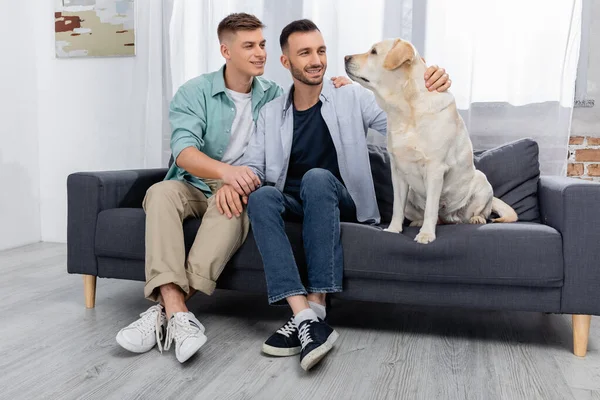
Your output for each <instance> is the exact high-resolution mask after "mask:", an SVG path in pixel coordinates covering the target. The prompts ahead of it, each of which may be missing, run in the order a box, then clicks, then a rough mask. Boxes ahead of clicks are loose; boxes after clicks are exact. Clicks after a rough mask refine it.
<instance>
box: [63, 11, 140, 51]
mask: <svg viewBox="0 0 600 400" xmlns="http://www.w3.org/2000/svg"><path fill="white" fill-rule="evenodd" d="M56 1H57V7H56V8H57V9H56V12H55V13H54V30H55V36H56V57H58V58H73V57H113V56H134V55H135V7H134V0H56Z"/></svg>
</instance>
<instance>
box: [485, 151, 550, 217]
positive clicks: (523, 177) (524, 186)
mask: <svg viewBox="0 0 600 400" xmlns="http://www.w3.org/2000/svg"><path fill="white" fill-rule="evenodd" d="M474 157H475V167H476V168H477V169H478V170H480V171H481V172H483V173H484V174H485V176H486V177H487V179H488V181H489V182H490V184H491V185H492V187H493V188H494V196H496V197H498V198H500V199H502V200H503V201H504V202H505V203H507V204H508V205H510V206H511V207H512V208H514V210H515V211H516V212H517V214H518V215H519V221H535V222H539V220H540V210H539V206H538V198H537V190H538V181H539V179H540V164H539V161H538V158H539V147H538V144H537V143H536V142H535V141H534V140H532V139H521V140H516V141H514V142H510V143H507V144H505V145H502V146H499V147H496V148H493V149H490V150H479V151H475V152H474Z"/></svg>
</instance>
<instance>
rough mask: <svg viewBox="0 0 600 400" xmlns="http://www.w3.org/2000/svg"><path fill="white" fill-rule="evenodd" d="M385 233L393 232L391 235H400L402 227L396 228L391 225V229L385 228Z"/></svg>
mask: <svg viewBox="0 0 600 400" xmlns="http://www.w3.org/2000/svg"><path fill="white" fill-rule="evenodd" d="M383 231H384V232H391V233H400V232H402V226H400V227H396V226H393V225H390V226H389V227H387V228H385V229H384V230H383Z"/></svg>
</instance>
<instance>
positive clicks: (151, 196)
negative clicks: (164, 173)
mask: <svg viewBox="0 0 600 400" xmlns="http://www.w3.org/2000/svg"><path fill="white" fill-rule="evenodd" d="M181 184H182V183H181V182H179V181H174V180H172V181H162V182H158V183H155V184H154V185H152V186H150V189H148V190H147V191H146V196H145V197H144V202H143V206H144V210H147V209H148V207H152V206H154V205H157V204H159V205H164V204H165V203H169V204H172V203H173V202H174V201H177V200H178V199H180V198H181V197H180V194H179V193H180V191H181Z"/></svg>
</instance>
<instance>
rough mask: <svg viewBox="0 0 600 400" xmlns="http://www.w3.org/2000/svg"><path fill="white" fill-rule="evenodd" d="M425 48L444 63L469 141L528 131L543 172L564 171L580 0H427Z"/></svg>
mask: <svg viewBox="0 0 600 400" xmlns="http://www.w3.org/2000/svg"><path fill="white" fill-rule="evenodd" d="M426 15H427V19H426V23H425V48H424V49H423V50H422V51H423V54H424V56H425V57H426V59H427V61H428V62H429V63H435V64H439V65H442V66H444V67H445V68H446V69H447V70H448V72H449V74H450V75H451V77H452V88H451V91H452V93H453V94H454V96H455V98H456V101H457V105H458V107H459V109H461V110H462V112H461V113H462V115H463V117H464V119H465V122H466V123H467V126H468V128H469V132H470V135H471V139H472V141H473V146H474V147H475V148H478V149H485V148H490V147H494V146H498V145H501V144H503V143H506V142H509V141H512V140H516V139H520V138H523V137H532V138H533V139H535V140H536V141H537V142H538V144H539V146H540V167H541V170H542V173H544V174H553V175H564V174H565V172H566V163H567V151H568V141H569V131H570V122H571V113H572V109H573V101H574V94H575V93H574V91H575V79H576V75H577V62H578V58H579V44H580V35H581V0H550V1H549V0H527V1H522V0H503V1H502V2H499V1H481V0H454V1H452V2H448V1H445V0H428V1H427V13H426Z"/></svg>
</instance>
